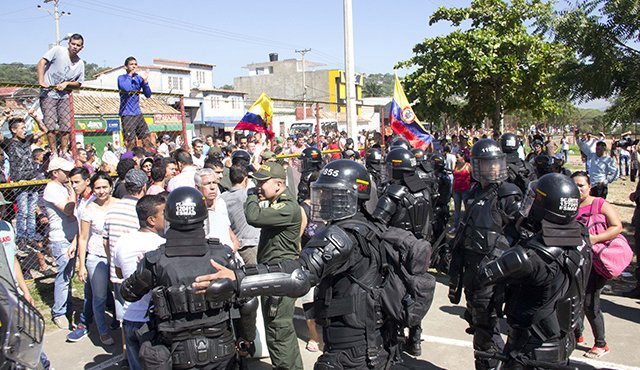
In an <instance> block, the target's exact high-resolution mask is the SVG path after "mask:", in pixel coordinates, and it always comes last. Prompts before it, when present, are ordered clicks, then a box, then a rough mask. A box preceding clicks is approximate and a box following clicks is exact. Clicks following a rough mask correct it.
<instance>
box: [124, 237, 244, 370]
mask: <svg viewBox="0 0 640 370" xmlns="http://www.w3.org/2000/svg"><path fill="white" fill-rule="evenodd" d="M196 234H197V236H195V235H196ZM200 235H201V237H200ZM210 259H212V260H214V261H216V262H217V263H219V264H222V265H224V266H227V267H229V268H236V267H237V266H236V264H235V261H234V260H233V259H232V258H231V251H230V250H229V249H228V248H227V247H225V246H223V245H222V244H220V243H219V241H218V240H217V239H210V240H208V241H207V240H206V239H204V231H202V233H200V231H187V232H178V231H175V230H172V229H169V231H168V233H167V243H166V244H165V245H162V246H160V248H159V249H158V250H155V251H152V252H148V253H146V254H145V256H144V258H143V259H142V260H141V261H140V263H139V264H138V269H137V270H136V272H134V273H133V274H132V275H131V276H130V277H129V278H127V279H126V280H125V281H124V283H123V284H122V287H121V292H122V296H123V298H124V299H125V300H127V301H130V302H134V301H137V300H139V299H140V298H142V297H143V296H144V295H145V294H146V293H147V292H149V291H151V296H152V303H153V308H151V309H150V314H151V315H150V316H151V319H152V320H151V322H150V329H151V330H153V331H154V332H155V337H154V339H153V341H152V343H153V344H154V345H155V346H156V347H160V348H162V347H165V348H166V349H167V352H165V353H166V354H167V355H170V357H168V358H167V359H166V362H167V364H168V366H167V367H166V368H174V369H176V368H177V369H189V368H194V367H198V368H200V367H204V366H207V365H210V364H218V365H220V364H224V363H228V362H230V361H232V359H233V357H234V355H235V334H234V332H233V329H232V327H231V312H232V309H233V308H234V305H235V302H232V301H231V300H230V298H231V296H229V297H228V298H229V299H217V300H208V299H207V297H206V296H205V295H203V294H196V293H195V290H194V289H192V288H191V284H192V283H193V282H194V280H195V278H196V277H197V276H200V275H205V274H209V273H211V265H210V264H209V263H207V262H206V261H209V260H210ZM221 283H222V284H225V283H229V282H228V281H224V282H221ZM229 284H230V283H229ZM244 303H245V302H243V304H244ZM237 306H238V307H241V309H240V313H241V316H242V317H241V328H240V333H239V336H241V337H242V338H243V339H246V340H249V341H253V340H254V338H255V326H254V327H251V325H250V324H249V323H250V322H252V320H253V322H255V315H256V308H257V305H256V306H255V307H253V306H251V305H249V304H247V305H246V307H244V308H242V306H243V305H242V304H240V305H237ZM151 352H152V353H157V352H158V351H157V350H156V351H151ZM142 353H143V351H141V361H142V362H144V361H145V357H144V355H143V354H142ZM153 361H154V363H155V361H158V359H157V358H154V359H153Z"/></svg>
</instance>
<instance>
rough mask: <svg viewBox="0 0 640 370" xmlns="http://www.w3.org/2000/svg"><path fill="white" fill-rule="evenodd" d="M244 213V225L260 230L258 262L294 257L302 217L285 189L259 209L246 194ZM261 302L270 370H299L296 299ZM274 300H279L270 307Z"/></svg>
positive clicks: (264, 298)
mask: <svg viewBox="0 0 640 370" xmlns="http://www.w3.org/2000/svg"><path fill="white" fill-rule="evenodd" d="M244 211H245V215H246V218H247V223H248V224H249V225H251V226H254V227H259V228H260V229H261V231H260V242H259V243H258V263H269V262H278V261H281V260H285V259H297V258H298V256H299V252H298V246H299V244H300V227H301V223H302V214H301V211H300V206H298V203H296V201H295V198H294V197H293V195H292V194H291V192H290V191H289V189H287V190H285V191H284V193H282V194H280V196H279V197H278V199H276V200H275V201H273V202H272V203H271V204H270V205H269V206H268V207H266V208H261V207H260V205H259V199H258V196H257V195H255V194H252V195H249V196H248V197H247V201H246V203H245V206H244ZM261 299H262V315H263V317H264V327H265V332H266V339H267V347H269V355H270V357H271V364H272V365H273V368H274V369H286V370H295V369H302V357H301V356H300V349H299V348H298V337H297V335H296V331H295V327H294V325H293V312H294V309H295V301H296V300H295V299H294V298H289V297H262V298H261ZM274 300H280V301H279V303H277V304H274V305H272V302H274Z"/></svg>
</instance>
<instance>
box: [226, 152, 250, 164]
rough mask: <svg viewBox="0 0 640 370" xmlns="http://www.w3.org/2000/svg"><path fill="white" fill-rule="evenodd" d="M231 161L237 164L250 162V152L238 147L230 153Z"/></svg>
mask: <svg viewBox="0 0 640 370" xmlns="http://www.w3.org/2000/svg"><path fill="white" fill-rule="evenodd" d="M231 163H232V164H239V165H248V164H249V163H251V154H249V152H247V151H246V150H243V149H238V150H236V151H235V152H233V154H231Z"/></svg>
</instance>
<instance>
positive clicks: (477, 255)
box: [449, 139, 522, 369]
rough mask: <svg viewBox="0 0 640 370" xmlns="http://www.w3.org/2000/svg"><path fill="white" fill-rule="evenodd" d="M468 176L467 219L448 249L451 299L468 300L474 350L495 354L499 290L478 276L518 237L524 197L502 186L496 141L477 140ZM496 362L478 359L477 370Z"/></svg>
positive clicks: (503, 164)
mask: <svg viewBox="0 0 640 370" xmlns="http://www.w3.org/2000/svg"><path fill="white" fill-rule="evenodd" d="M471 166H472V172H471V174H472V176H473V178H474V179H476V181H478V182H477V183H476V184H474V185H473V186H472V187H471V189H470V193H469V197H468V198H467V203H466V205H465V215H464V217H463V220H462V221H461V224H460V226H459V227H458V230H457V232H456V237H455V239H454V241H453V244H452V252H451V253H452V259H451V264H450V268H449V278H450V280H449V300H450V301H451V303H454V304H457V303H460V298H461V295H462V290H463V288H464V294H465V297H466V300H467V310H466V312H465V315H464V318H465V320H467V322H469V328H468V329H467V333H469V334H473V348H474V349H475V350H479V351H488V352H497V351H500V350H501V349H502V346H503V341H502V338H501V337H500V332H499V331H498V316H499V314H500V306H501V300H502V298H501V296H502V287H501V286H498V287H496V286H484V285H479V284H478V283H477V281H476V279H475V277H476V276H477V271H478V270H480V269H481V268H482V267H483V266H484V265H486V264H487V263H489V262H491V261H492V260H495V259H496V258H498V257H499V256H500V255H501V254H502V253H503V251H505V250H507V249H508V248H509V247H510V246H511V244H512V243H513V241H514V240H516V239H518V237H519V234H518V232H517V231H516V229H515V225H514V221H515V219H516V217H517V214H518V209H519V208H518V207H519V203H520V198H521V197H522V193H521V192H520V189H518V187H517V186H515V185H513V184H511V183H508V182H506V181H505V180H506V179H507V164H506V160H505V155H504V153H503V152H502V150H501V149H500V146H499V145H498V143H497V142H495V141H494V140H491V139H481V140H478V142H476V143H475V144H474V145H473V147H472V148H471ZM495 365H496V361H495V360H494V359H476V363H475V367H476V369H491V368H494V367H495Z"/></svg>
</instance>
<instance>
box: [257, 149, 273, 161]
mask: <svg viewBox="0 0 640 370" xmlns="http://www.w3.org/2000/svg"><path fill="white" fill-rule="evenodd" d="M260 158H261V159H262V162H261V163H263V164H264V163H267V162H275V161H276V155H275V153H274V152H272V151H270V150H269V149H265V150H264V151H263V152H262V154H260Z"/></svg>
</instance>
